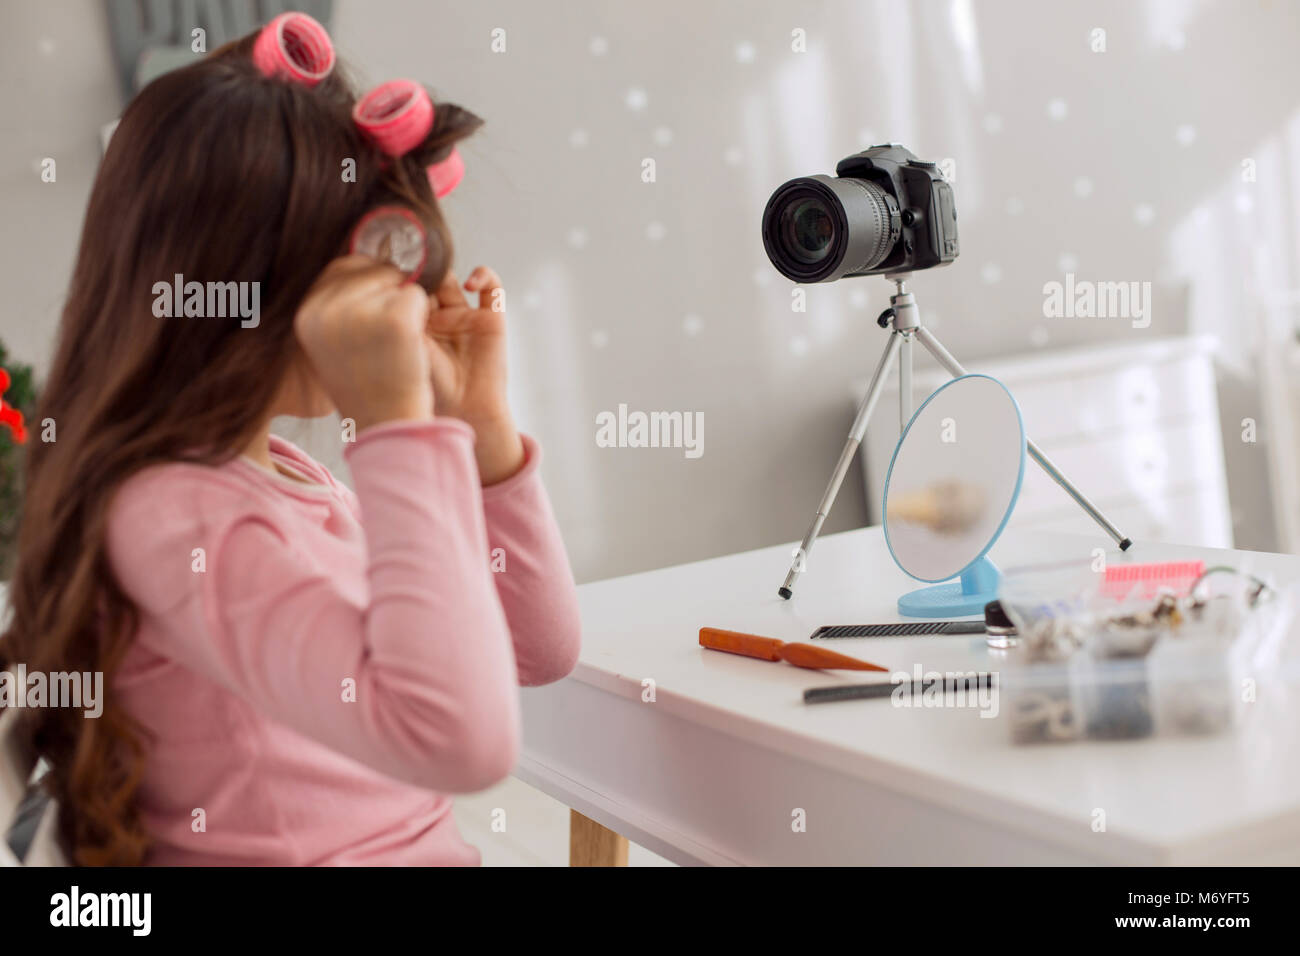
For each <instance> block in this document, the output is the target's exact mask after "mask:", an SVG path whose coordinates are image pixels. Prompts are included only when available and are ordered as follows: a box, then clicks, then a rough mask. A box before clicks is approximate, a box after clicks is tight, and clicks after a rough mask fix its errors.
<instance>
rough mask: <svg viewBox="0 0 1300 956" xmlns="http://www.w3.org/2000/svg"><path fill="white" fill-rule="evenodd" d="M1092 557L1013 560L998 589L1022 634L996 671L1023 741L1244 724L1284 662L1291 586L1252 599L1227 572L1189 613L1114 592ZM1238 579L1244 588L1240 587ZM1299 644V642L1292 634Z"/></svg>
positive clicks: (1183, 732)
mask: <svg viewBox="0 0 1300 956" xmlns="http://www.w3.org/2000/svg"><path fill="white" fill-rule="evenodd" d="M1102 580H1103V576H1102V574H1101V573H1100V572H1097V571H1093V570H1092V566H1091V565H1090V564H1089V563H1088V562H1066V563H1062V564H1056V565H1046V566H1036V567H1031V568H1023V569H1010V570H1008V571H1007V572H1006V574H1005V576H1004V580H1003V586H1002V589H1001V592H1000V594H999V600H1001V601H1002V604H1003V607H1004V609H1005V610H1006V612H1007V614H1008V616H1010V617H1011V619H1012V621H1013V622H1014V623H1015V625H1016V628H1017V631H1018V632H1019V635H1018V642H1017V644H1016V646H1015V647H1013V648H1012V649H1010V650H1009V651H1007V652H1006V655H1005V664H1004V666H1003V667H1002V668H1001V670H1000V674H999V694H1000V695H1001V710H1002V713H1003V715H1004V716H1005V718H1006V720H1007V725H1008V729H1009V733H1010V738H1011V740H1012V741H1013V742H1014V743H1017V744H1029V743H1063V742H1069V741H1073V740H1137V739H1142V738H1146V737H1152V736H1188V735H1209V734H1218V733H1225V732H1229V731H1232V730H1234V729H1237V728H1240V727H1241V726H1242V724H1243V722H1244V721H1245V719H1246V716H1247V715H1248V714H1249V713H1250V712H1251V710H1252V701H1253V700H1254V697H1253V693H1252V690H1253V684H1254V681H1255V680H1257V679H1261V678H1266V677H1268V676H1270V675H1277V674H1280V673H1281V670H1280V665H1279V660H1280V658H1279V650H1280V649H1282V648H1283V647H1284V646H1285V645H1287V643H1288V642H1287V641H1286V640H1285V638H1284V637H1283V638H1282V639H1279V631H1280V630H1281V631H1287V632H1289V631H1290V630H1291V627H1292V622H1293V621H1294V616H1295V615H1294V609H1295V607H1296V603H1297V602H1296V601H1295V596H1294V594H1292V595H1290V596H1288V597H1287V599H1286V600H1280V599H1275V600H1272V601H1265V602H1263V603H1261V604H1259V605H1258V606H1253V607H1252V606H1251V605H1250V604H1249V602H1248V601H1247V599H1246V596H1245V593H1244V590H1243V589H1242V588H1241V587H1240V579H1238V578H1230V579H1229V581H1230V583H1229V585H1228V586H1227V587H1223V586H1220V587H1219V588H1218V592H1219V593H1213V592H1214V590H1215V589H1209V590H1210V592H1211V593H1210V595H1209V600H1208V601H1207V602H1206V603H1205V604H1204V605H1203V606H1202V607H1201V608H1199V609H1198V610H1197V611H1195V612H1192V611H1191V610H1190V608H1189V607H1188V605H1187V604H1186V602H1180V603H1179V604H1178V605H1177V606H1176V607H1175V606H1174V605H1173V604H1172V602H1170V601H1168V600H1167V602H1166V605H1165V607H1164V609H1163V610H1161V611H1156V610H1155V608H1156V607H1157V601H1158V599H1153V598H1152V597H1151V596H1150V595H1146V596H1138V597H1134V598H1131V599H1116V598H1115V596H1114V595H1113V594H1108V593H1106V589H1105V588H1103V587H1102ZM1234 587H1235V591H1234V590H1233V588H1234ZM1289 643H1290V644H1291V645H1294V643H1295V642H1294V641H1292V642H1289Z"/></svg>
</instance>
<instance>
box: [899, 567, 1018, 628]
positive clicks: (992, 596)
mask: <svg viewBox="0 0 1300 956" xmlns="http://www.w3.org/2000/svg"><path fill="white" fill-rule="evenodd" d="M1001 580H1002V573H1001V572H1000V571H998V569H997V567H995V566H994V564H993V562H992V561H990V560H989V559H988V558H980V559H979V560H978V561H976V562H974V563H973V564H972V565H971V566H970V567H969V568H967V569H966V570H965V571H963V572H962V574H961V577H960V578H958V579H957V580H956V581H949V582H947V583H946V584H935V585H933V586H931V587H928V588H918V589H917V590H915V591H909V592H908V593H907V594H904V595H903V596H902V597H900V598H899V599H898V613H899V614H901V615H903V616H904V617H962V616H964V615H968V614H980V615H982V614H983V613H984V605H985V604H988V603H989V602H990V601H996V600H997V597H998V584H999V583H1000V582H1001Z"/></svg>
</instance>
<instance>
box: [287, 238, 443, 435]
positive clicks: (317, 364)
mask: <svg viewBox="0 0 1300 956" xmlns="http://www.w3.org/2000/svg"><path fill="white" fill-rule="evenodd" d="M428 310H429V298H428V296H427V294H426V293H425V291H424V290H423V289H421V288H420V287H419V286H417V285H412V284H409V283H405V282H404V281H403V276H402V275H401V273H399V272H398V271H397V270H396V269H394V268H393V267H392V266H387V265H378V264H376V263H375V261H374V260H373V259H369V258H366V257H364V256H344V257H343V258H340V259H335V260H334V261H333V262H331V263H330V264H329V265H328V266H326V267H325V270H324V271H323V272H322V273H321V274H320V277H319V278H318V279H317V280H316V282H315V284H314V285H313V286H312V287H311V289H309V290H308V292H307V296H306V298H304V299H303V302H302V305H301V306H299V308H298V314H297V315H295V316H294V320H293V328H294V333H295V334H296V335H297V337H298V341H299V343H301V345H302V349H303V351H304V352H305V353H306V355H307V358H308V360H310V362H311V364H312V366H313V367H314V368H315V370H316V375H317V377H318V378H319V380H320V384H321V386H322V387H323V388H324V389H325V392H326V393H327V394H328V395H329V397H330V399H331V400H332V401H333V402H334V406H335V407H336V408H337V409H338V411H339V414H340V415H341V416H342V417H343V418H351V419H352V420H353V421H355V422H356V425H357V430H358V431H360V430H361V429H363V428H368V427H369V426H371V425H377V424H379V423H381V422H387V421H397V420H420V419H429V418H432V417H433V389H432V387H431V386H430V382H429V359H428V354H427V352H426V351H425V349H424V346H423V340H424V324H425V319H426V316H427V315H428Z"/></svg>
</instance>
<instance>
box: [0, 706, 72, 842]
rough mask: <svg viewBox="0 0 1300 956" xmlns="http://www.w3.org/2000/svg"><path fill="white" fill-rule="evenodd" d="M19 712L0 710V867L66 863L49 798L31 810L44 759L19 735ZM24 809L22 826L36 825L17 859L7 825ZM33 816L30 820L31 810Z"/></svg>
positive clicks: (27, 827)
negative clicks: (30, 796)
mask: <svg viewBox="0 0 1300 956" xmlns="http://www.w3.org/2000/svg"><path fill="white" fill-rule="evenodd" d="M18 717H19V713H18V711H17V710H15V709H13V708H6V709H5V710H2V711H0V866H67V859H66V858H65V857H64V855H63V851H62V850H61V849H60V848H59V841H58V839H57V837H56V836H55V831H54V825H55V818H56V817H57V815H58V814H57V807H56V806H55V803H54V801H52V800H42V801H40V803H39V804H37V805H35V808H34V809H33V806H32V803H31V801H30V800H29V794H30V793H32V792H33V787H34V785H35V783H37V782H39V780H40V777H41V776H43V775H44V772H45V769H46V768H45V764H44V761H41V760H38V759H37V757H36V755H35V754H34V753H32V751H31V750H30V749H29V748H28V747H26V746H25V745H24V744H23V743H22V742H21V741H20V740H19V737H18V733H17V729H18ZM20 809H22V810H23V817H24V819H23V820H22V821H21V822H22V826H21V827H20V829H24V830H26V831H28V832H30V831H31V829H32V828H33V827H34V828H35V833H34V834H33V836H32V838H31V840H30V841H27V840H25V839H24V840H23V841H22V842H23V843H26V849H25V851H24V852H23V855H22V858H21V859H20V858H19V857H18V856H17V855H16V854H15V853H14V850H13V849H12V848H11V847H10V845H9V835H10V828H11V827H13V825H14V823H15V822H18V816H19V810H20ZM33 812H34V814H35V819H34V820H33V819H32V816H31V815H32V813H33Z"/></svg>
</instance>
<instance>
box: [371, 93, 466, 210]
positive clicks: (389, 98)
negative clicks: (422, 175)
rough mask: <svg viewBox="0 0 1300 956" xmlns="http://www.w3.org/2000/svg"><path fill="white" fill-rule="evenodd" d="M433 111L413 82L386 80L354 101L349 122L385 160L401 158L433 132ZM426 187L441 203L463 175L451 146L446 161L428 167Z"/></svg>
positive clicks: (461, 162) (425, 94) (453, 148)
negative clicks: (384, 156)
mask: <svg viewBox="0 0 1300 956" xmlns="http://www.w3.org/2000/svg"><path fill="white" fill-rule="evenodd" d="M433 117H434V107H433V100H431V99H430V98H429V93H428V91H427V90H426V89H425V88H424V87H423V86H421V85H420V84H419V83H416V82H415V81H414V80H389V81H388V82H387V83H383V84H381V85H379V86H377V87H375V88H374V89H373V90H371V91H370V92H369V93H367V94H366V95H365V96H363V97H361V99H360V100H358V101H357V105H356V106H355V107H353V109H352V119H353V121H354V122H356V124H357V128H358V129H359V130H361V132H362V133H363V134H364V135H365V136H366V137H367V138H368V139H369V140H370V141H371V142H373V143H374V144H375V145H376V146H377V147H379V150H380V151H381V152H383V153H384V154H386V155H388V156H393V157H397V156H404V155H406V154H407V153H409V152H410V151H411V150H412V149H414V148H415V147H416V146H418V145H420V143H421V141H423V139H424V138H425V137H426V136H428V135H429V130H431V129H433ZM427 172H428V175H429V186H430V187H431V188H432V189H433V194H434V196H436V197H437V198H439V199H442V198H443V197H444V196H446V195H447V194H448V193H450V192H451V191H452V190H453V189H455V188H456V186H457V185H459V184H460V181H461V179H462V178H463V177H464V175H465V162H464V160H462V159H461V157H460V152H459V151H458V150H457V149H456V148H455V147H454V146H453V147H452V150H451V153H450V155H448V156H447V158H446V159H444V160H442V161H440V162H437V163H431V164H430V165H429V167H428V170H427Z"/></svg>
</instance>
